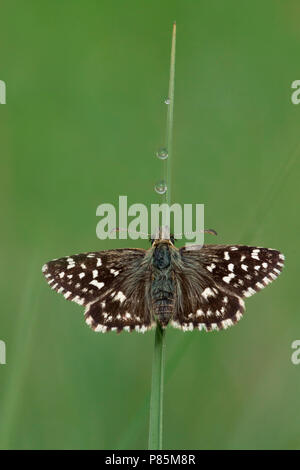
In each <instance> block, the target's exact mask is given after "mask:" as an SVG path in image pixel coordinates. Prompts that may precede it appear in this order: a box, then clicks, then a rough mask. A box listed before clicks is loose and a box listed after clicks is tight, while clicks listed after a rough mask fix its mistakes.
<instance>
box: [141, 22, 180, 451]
mask: <svg viewBox="0 0 300 470" xmlns="http://www.w3.org/2000/svg"><path fill="white" fill-rule="evenodd" d="M175 46H176V23H174V24H173V32H172V46H171V61H170V79H169V94H168V98H167V100H166V104H167V105H168V112H167V130H166V147H167V151H168V158H167V159H166V160H164V175H165V183H166V186H167V191H166V193H165V202H166V203H167V204H168V205H170V204H171V155H172V133H173V110H174V85H175ZM165 335H166V331H165V330H164V329H163V328H162V327H161V326H160V324H159V323H157V326H156V331H155V342H154V354H153V365H152V384H151V398H150V423H149V445H148V448H149V450H161V449H162V434H163V394H164V367H165V357H164V356H165Z"/></svg>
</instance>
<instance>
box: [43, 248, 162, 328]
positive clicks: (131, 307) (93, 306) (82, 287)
mask: <svg viewBox="0 0 300 470" xmlns="http://www.w3.org/2000/svg"><path fill="white" fill-rule="evenodd" d="M145 253H146V251H145V250H140V249H119V250H107V251H100V252H91V253H83V254H79V255H73V256H66V257H64V258H60V259H57V260H53V261H50V262H49V263H47V264H45V265H44V266H43V273H44V276H45V278H46V280H47V282H48V284H49V285H50V287H51V288H52V289H54V290H56V291H57V292H58V293H61V294H63V295H64V297H65V298H66V299H68V300H71V301H73V302H76V303H78V304H80V305H84V306H86V309H85V319H86V322H87V323H88V324H89V325H90V326H91V327H92V328H93V329H94V330H96V331H103V332H105V331H109V330H111V329H115V330H117V331H121V330H122V329H124V330H128V331H131V330H133V329H135V330H136V331H141V332H144V331H146V330H147V329H149V328H151V327H152V326H153V321H151V316H150V310H149V308H147V306H146V305H145V302H144V292H145V283H146V279H147V272H148V271H149V270H148V264H147V260H146V261H145Z"/></svg>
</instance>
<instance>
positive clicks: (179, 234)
mask: <svg viewBox="0 0 300 470" xmlns="http://www.w3.org/2000/svg"><path fill="white" fill-rule="evenodd" d="M199 232H200V233H209V234H210V235H218V234H217V232H216V231H215V230H214V229H212V228H209V229H205V230H199ZM199 232H196V233H199ZM182 235H185V236H186V235H195V232H185V233H175V234H174V237H175V238H177V237H180V238H181V237H182Z"/></svg>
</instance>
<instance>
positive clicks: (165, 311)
mask: <svg viewBox="0 0 300 470" xmlns="http://www.w3.org/2000/svg"><path fill="white" fill-rule="evenodd" d="M151 297H152V309H153V313H154V316H155V317H156V319H157V320H158V321H159V323H160V324H161V325H162V326H167V324H168V323H169V321H170V319H171V318H172V315H173V312H174V299H175V297H174V281H173V275H172V270H171V255H170V251H169V246H168V245H167V244H165V243H161V244H159V245H157V246H156V248H155V250H154V253H153V275H152V286H151Z"/></svg>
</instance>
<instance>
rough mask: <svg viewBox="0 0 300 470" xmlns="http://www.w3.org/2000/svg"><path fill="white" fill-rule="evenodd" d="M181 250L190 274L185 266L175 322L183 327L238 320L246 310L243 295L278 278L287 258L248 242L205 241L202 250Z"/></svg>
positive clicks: (210, 326)
mask: <svg viewBox="0 0 300 470" xmlns="http://www.w3.org/2000/svg"><path fill="white" fill-rule="evenodd" d="M180 253H181V256H182V261H183V266H188V267H189V275H188V278H186V276H185V270H183V271H182V272H181V273H179V276H178V277H179V279H180V278H181V282H180V288H181V289H182V291H183V295H182V298H183V299H184V300H183V301H182V302H181V303H179V304H178V307H177V309H176V314H175V316H174V320H173V325H174V326H175V327H177V328H182V329H183V330H192V329H193V328H199V329H202V328H204V329H206V330H208V331H209V330H212V329H223V328H227V327H228V326H231V325H233V324H235V323H236V322H237V321H238V320H239V319H240V318H241V317H242V314H243V312H244V302H243V300H242V299H243V298H244V297H250V296H251V295H253V294H255V292H257V291H259V290H261V289H263V288H264V287H266V286H267V285H268V284H269V283H270V282H272V281H273V280H274V279H276V277H277V276H278V275H279V274H280V272H281V270H282V267H283V261H284V256H283V255H282V254H281V253H280V252H279V251H277V250H272V249H267V248H257V247H251V246H245V245H204V246H203V247H202V249H200V250H188V249H186V248H182V249H181V250H180ZM197 285H199V286H201V288H200V289H197V288H196V287H195V286H197Z"/></svg>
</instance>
